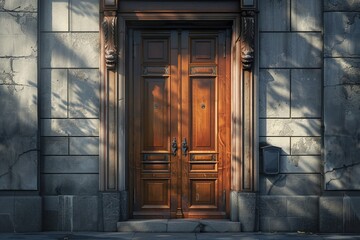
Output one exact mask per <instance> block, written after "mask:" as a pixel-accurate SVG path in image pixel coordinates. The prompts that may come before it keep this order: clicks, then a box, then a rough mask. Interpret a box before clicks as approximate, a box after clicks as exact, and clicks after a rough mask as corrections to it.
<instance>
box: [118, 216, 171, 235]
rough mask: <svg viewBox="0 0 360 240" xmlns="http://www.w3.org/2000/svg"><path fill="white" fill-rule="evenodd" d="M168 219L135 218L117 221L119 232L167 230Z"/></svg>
mask: <svg viewBox="0 0 360 240" xmlns="http://www.w3.org/2000/svg"><path fill="white" fill-rule="evenodd" d="M167 222H168V220H163V219H152V220H133V221H125V222H118V223H117V230H118V232H134V231H135V232H166V230H167Z"/></svg>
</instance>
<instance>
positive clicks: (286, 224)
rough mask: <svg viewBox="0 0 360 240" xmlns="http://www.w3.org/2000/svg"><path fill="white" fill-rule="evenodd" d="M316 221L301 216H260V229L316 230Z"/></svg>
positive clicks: (270, 230)
mask: <svg viewBox="0 0 360 240" xmlns="http://www.w3.org/2000/svg"><path fill="white" fill-rule="evenodd" d="M315 221H316V220H313V221H309V220H307V219H304V218H301V217H264V218H260V230H261V231H264V232H296V231H303V232H316V231H317V223H316V222H315Z"/></svg>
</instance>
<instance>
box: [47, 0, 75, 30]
mask: <svg viewBox="0 0 360 240" xmlns="http://www.w3.org/2000/svg"><path fill="white" fill-rule="evenodd" d="M40 12H41V22H40V29H41V31H50V32H51V31H68V30H69V27H68V26H69V0H62V1H59V0H47V1H40Z"/></svg>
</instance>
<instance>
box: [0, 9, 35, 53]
mask: <svg viewBox="0 0 360 240" xmlns="http://www.w3.org/2000/svg"><path fill="white" fill-rule="evenodd" d="M0 26H2V27H1V28H0V38H1V44H0V56H12V57H23V56H26V57H29V56H32V57H35V56H37V13H27V12H13V14H9V13H7V12H0Z"/></svg>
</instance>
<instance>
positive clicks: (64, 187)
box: [41, 174, 99, 195]
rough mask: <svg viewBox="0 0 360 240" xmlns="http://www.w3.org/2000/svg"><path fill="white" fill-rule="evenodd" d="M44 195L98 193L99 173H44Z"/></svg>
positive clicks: (42, 178)
mask: <svg viewBox="0 0 360 240" xmlns="http://www.w3.org/2000/svg"><path fill="white" fill-rule="evenodd" d="M41 182H42V185H41V188H42V192H43V194H44V195H97V193H98V189H99V176H98V174H42V175H41Z"/></svg>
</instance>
